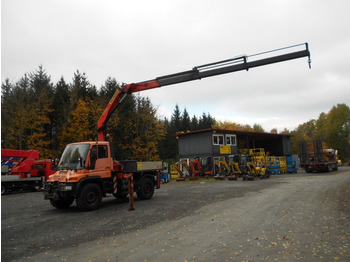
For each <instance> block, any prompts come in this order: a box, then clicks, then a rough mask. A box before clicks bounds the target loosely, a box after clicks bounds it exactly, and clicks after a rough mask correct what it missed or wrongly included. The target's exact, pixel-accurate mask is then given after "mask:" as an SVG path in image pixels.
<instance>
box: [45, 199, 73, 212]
mask: <svg viewBox="0 0 350 262" xmlns="http://www.w3.org/2000/svg"><path fill="white" fill-rule="evenodd" d="M73 202H74V197H70V198H64V199H59V200H53V199H50V203H51V205H52V206H54V207H55V208H58V209H65V208H68V207H70V206H71V205H72V204H73Z"/></svg>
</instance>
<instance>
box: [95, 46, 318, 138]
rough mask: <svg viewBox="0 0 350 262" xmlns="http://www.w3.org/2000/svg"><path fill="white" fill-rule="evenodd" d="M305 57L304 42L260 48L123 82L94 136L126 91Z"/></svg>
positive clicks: (104, 130) (99, 133)
mask: <svg viewBox="0 0 350 262" xmlns="http://www.w3.org/2000/svg"><path fill="white" fill-rule="evenodd" d="M299 46H305V49H304V50H299V51H295V52H289V53H284V54H280V55H275V56H270V57H265V58H262V59H257V60H253V61H248V59H249V58H253V57H257V56H260V55H261V56H262V55H266V54H269V53H274V52H277V51H281V50H288V49H291V48H295V47H299ZM306 56H308V57H309V60H308V62H309V66H310V65H311V60H310V51H309V47H308V43H304V44H300V45H295V46H290V47H285V48H280V49H276V50H272V51H268V52H263V53H259V54H254V55H250V56H247V55H243V56H237V57H234V58H231V59H227V60H223V61H219V62H215V63H210V64H205V65H201V66H196V67H194V68H193V69H192V70H188V71H184V72H180V73H175V74H170V75H166V76H161V77H157V78H155V79H153V80H149V81H144V82H139V83H131V84H126V85H123V86H122V87H121V88H120V89H118V90H116V92H115V93H114V95H113V97H112V99H111V100H110V102H109V104H108V105H107V107H106V109H105V110H104V112H103V114H102V115H101V117H100V120H99V121H98V127H97V136H98V140H99V141H106V135H107V123H108V120H109V118H110V117H111V115H112V114H113V112H114V111H115V110H116V109H117V107H118V105H119V104H120V103H121V101H122V100H123V99H124V97H125V96H126V95H127V94H131V93H135V92H140V91H145V90H149V89H153V88H158V87H162V86H167V85H174V84H178V83H182V82H188V81H193V80H200V79H202V78H206V77H211V76H216V75H221V74H227V73H231V72H236V71H242V70H247V71H248V70H249V69H250V68H254V67H258V66H264V65H268V64H274V63H278V62H283V61H288V60H292V59H297V58H301V57H306Z"/></svg>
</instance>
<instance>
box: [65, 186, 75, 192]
mask: <svg viewBox="0 0 350 262" xmlns="http://www.w3.org/2000/svg"><path fill="white" fill-rule="evenodd" d="M72 189H73V187H72V186H64V187H63V190H65V191H70V190H72Z"/></svg>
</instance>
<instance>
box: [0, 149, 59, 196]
mask: <svg viewBox="0 0 350 262" xmlns="http://www.w3.org/2000/svg"><path fill="white" fill-rule="evenodd" d="M54 166H55V163H54V161H52V160H50V159H46V160H39V151H38V150H14V149H1V194H4V193H5V192H6V191H9V190H18V189H31V190H33V191H35V190H37V189H39V188H40V187H42V183H43V181H44V180H46V179H47V178H48V177H49V176H50V175H52V174H53V173H55V172H56V170H55V168H54Z"/></svg>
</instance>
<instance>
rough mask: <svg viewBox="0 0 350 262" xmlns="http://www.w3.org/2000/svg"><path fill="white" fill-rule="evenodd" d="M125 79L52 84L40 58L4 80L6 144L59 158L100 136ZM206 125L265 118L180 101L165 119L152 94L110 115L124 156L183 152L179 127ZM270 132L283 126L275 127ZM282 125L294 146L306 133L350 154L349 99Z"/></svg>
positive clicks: (230, 125) (80, 76)
mask: <svg viewBox="0 0 350 262" xmlns="http://www.w3.org/2000/svg"><path fill="white" fill-rule="evenodd" d="M120 87H121V84H120V83H118V82H117V81H116V79H114V78H111V77H109V78H108V79H107V80H106V81H105V83H104V84H103V85H102V86H101V87H100V88H99V89H97V88H96V86H94V85H92V84H91V83H90V82H89V81H88V79H87V76H86V75H85V73H81V72H79V71H76V72H75V73H74V76H73V79H72V81H71V82H70V83H67V82H66V81H65V79H64V78H63V77H61V78H60V80H59V81H58V82H57V83H56V84H53V83H52V81H51V77H50V76H49V75H48V74H47V73H46V71H45V70H44V69H43V67H42V66H39V68H38V69H37V70H35V71H34V72H31V73H28V74H25V75H24V76H23V77H22V78H20V80H19V81H17V82H16V83H11V82H10V81H9V79H6V80H5V81H4V82H3V83H2V88H1V147H2V148H9V149H20V150H29V149H37V150H39V152H40V157H41V158H54V157H59V156H60V154H61V153H62V151H63V149H64V147H65V145H66V144H68V143H72V142H78V141H94V140H96V139H97V132H96V129H97V122H98V120H99V117H100V116H101V114H102V112H103V110H104V108H105V107H106V105H107V103H108V102H109V100H110V99H111V97H112V96H113V94H114V92H115V90H117V88H120ZM206 128H218V129H233V130H245V131H255V132H265V130H264V129H263V128H262V126H261V125H260V124H254V125H253V126H250V125H241V124H238V123H234V122H227V121H225V122H222V121H216V120H215V118H214V117H212V116H211V115H210V113H203V114H202V115H201V116H196V115H193V116H192V117H190V114H189V113H188V112H187V110H186V108H185V109H183V111H181V110H180V108H179V107H178V105H176V106H175V109H174V111H173V113H172V115H171V118H170V119H167V118H163V119H160V118H159V117H158V116H157V110H156V108H155V107H154V106H153V105H152V103H151V101H150V100H149V98H147V97H146V98H145V97H141V96H140V95H130V96H127V98H126V99H125V100H124V101H123V102H122V103H121V105H120V106H119V108H118V110H116V112H115V113H114V114H113V115H112V117H111V119H110V121H109V123H108V134H109V135H110V141H111V142H112V144H113V145H114V146H113V148H114V153H115V155H116V156H117V158H118V159H120V160H122V159H137V160H140V161H145V160H150V161H151V160H160V159H162V160H170V159H177V157H178V146H177V140H176V136H175V133H177V132H180V131H185V132H186V131H193V130H200V129H206ZM270 132H272V133H277V129H273V130H271V131H270ZM281 133H285V134H290V135H292V139H291V142H292V152H293V153H298V141H300V140H307V141H312V140H313V139H323V140H325V141H326V142H327V143H328V145H329V146H330V147H332V148H335V149H338V150H339V152H340V154H341V156H342V157H343V158H345V157H348V158H350V109H349V107H348V106H347V105H345V104H338V105H336V106H334V107H333V108H332V109H331V110H330V111H329V112H328V113H321V114H320V116H319V118H318V119H317V120H310V121H308V122H306V123H303V124H300V125H299V126H298V127H297V128H296V129H295V130H293V131H289V130H287V129H284V130H283V131H282V132H281Z"/></svg>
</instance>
